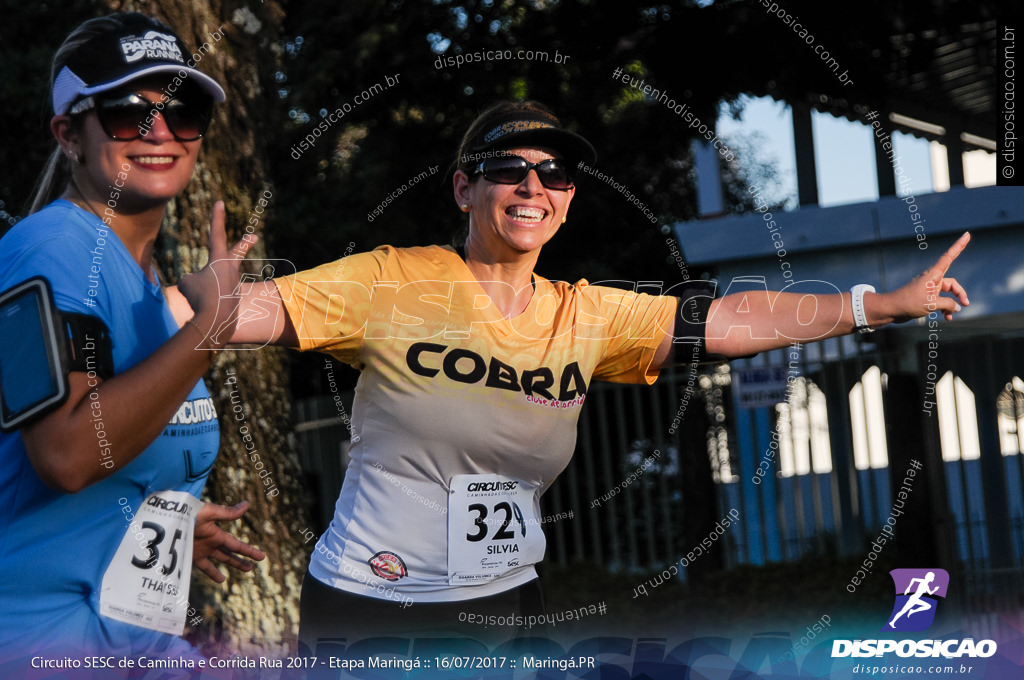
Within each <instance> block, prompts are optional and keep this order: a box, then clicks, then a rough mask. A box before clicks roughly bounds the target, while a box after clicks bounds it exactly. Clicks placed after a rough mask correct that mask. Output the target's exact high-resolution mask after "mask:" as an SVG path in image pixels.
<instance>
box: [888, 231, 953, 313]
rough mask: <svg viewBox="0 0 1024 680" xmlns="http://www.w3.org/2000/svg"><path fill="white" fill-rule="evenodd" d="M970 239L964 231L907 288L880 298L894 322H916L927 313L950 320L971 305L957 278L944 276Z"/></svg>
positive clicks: (903, 287)
mask: <svg viewBox="0 0 1024 680" xmlns="http://www.w3.org/2000/svg"><path fill="white" fill-rule="evenodd" d="M970 240H971V235H970V233H969V232H964V235H963V236H961V237H960V238H959V239H957V241H956V243H954V244H953V245H952V246H950V248H949V250H947V251H946V252H945V253H943V255H942V257H940V258H939V259H938V261H937V262H936V263H935V264H933V265H932V266H931V267H929V268H928V269H926V270H924V271H923V272H921V273H920V274H918V275H917V276H915V277H914V278H913V279H912V280H911V281H910V282H908V283H907V284H906V285H904V286H902V287H901V288H898V289H896V290H894V291H892V292H891V293H886V294H885V295H884V296H883V297H885V298H886V305H885V306H886V308H887V309H888V311H889V314H891V315H892V317H893V320H894V321H895V322H897V323H898V322H901V321H908V320H910V319H916V318H918V317H922V316H925V315H926V314H928V313H930V312H939V313H941V314H942V315H943V316H944V317H945V319H946V320H947V321H951V320H952V319H953V314H954V312H959V311H960V309H961V305H963V306H967V305H969V304H971V302H970V300H968V299H967V291H965V290H964V287H963V286H961V285H960V283H959V282H958V281H957V280H956V279H954V278H952V277H947V276H946V272H947V271H949V268H950V266H951V265H952V264H953V261H954V260H956V258H957V256H958V255H960V253H961V252H963V249H964V248H966V247H967V244H968V242H970ZM942 293H952V294H953V297H948V296H943V295H941V294H942Z"/></svg>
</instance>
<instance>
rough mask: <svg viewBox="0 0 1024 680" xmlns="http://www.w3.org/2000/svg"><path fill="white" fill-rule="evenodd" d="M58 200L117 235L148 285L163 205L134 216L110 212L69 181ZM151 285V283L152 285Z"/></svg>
mask: <svg viewBox="0 0 1024 680" xmlns="http://www.w3.org/2000/svg"><path fill="white" fill-rule="evenodd" d="M61 198H63V199H65V200H67V201H70V202H72V203H74V204H75V205H77V206H78V207H80V208H82V209H83V210H86V211H88V212H90V213H92V214H93V215H95V216H96V217H98V218H99V219H100V220H101V221H103V223H104V224H106V225H107V226H109V227H110V229H111V231H113V232H114V233H115V234H117V237H118V238H119V239H120V240H121V243H123V244H124V247H125V248H127V249H128V253H129V254H130V255H131V256H132V259H133V260H135V262H136V263H138V265H139V267H140V268H141V269H142V271H143V273H144V274H145V275H146V278H148V279H149V280H150V281H152V262H153V249H154V247H155V245H156V237H157V235H158V234H159V233H160V224H161V223H162V222H163V217H164V212H165V210H166V208H167V205H166V203H165V204H162V205H155V206H153V207H150V208H143V209H141V210H139V211H137V212H125V211H124V210H121V209H119V208H120V207H121V206H117V207H116V208H111V207H109V205H108V204H107V203H106V202H104V201H103V200H102V199H101V198H98V197H89V196H85V195H83V192H82V191H80V190H79V188H78V187H77V185H76V184H75V182H73V181H72V182H71V183H70V184H69V185H68V187H67V189H65V191H64V193H63V195H62V196H61ZM153 282H154V283H155V281H153Z"/></svg>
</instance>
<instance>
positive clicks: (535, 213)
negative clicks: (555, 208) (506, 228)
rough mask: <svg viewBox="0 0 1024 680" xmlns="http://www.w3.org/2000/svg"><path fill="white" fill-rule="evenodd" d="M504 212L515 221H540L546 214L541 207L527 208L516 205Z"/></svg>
mask: <svg viewBox="0 0 1024 680" xmlns="http://www.w3.org/2000/svg"><path fill="white" fill-rule="evenodd" d="M505 214H506V215H508V216H509V217H511V218H512V219H514V220H516V221H517V222H540V221H541V220H543V219H544V216H545V215H547V211H546V210H544V209H543V208H527V207H525V206H521V205H517V206H512V207H511V208H508V209H507V210H506V211H505Z"/></svg>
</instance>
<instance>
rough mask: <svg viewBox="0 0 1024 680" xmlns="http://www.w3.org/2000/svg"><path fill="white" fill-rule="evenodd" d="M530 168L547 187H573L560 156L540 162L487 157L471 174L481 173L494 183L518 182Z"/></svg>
mask: <svg viewBox="0 0 1024 680" xmlns="http://www.w3.org/2000/svg"><path fill="white" fill-rule="evenodd" d="M530 170H536V171H537V178H538V179H539V180H540V183H541V184H543V185H544V186H545V187H547V188H548V189H554V190H555V191H568V190H569V189H572V187H573V182H572V174H571V173H570V172H569V166H568V165H567V164H566V162H565V161H564V160H562V159H561V158H549V159H547V160H543V161H541V162H540V163H531V162H529V161H528V160H526V159H525V158H520V157H519V156H499V157H498V158H487V159H485V160H482V161H480V165H478V166H476V168H475V169H474V170H473V171H472V173H471V175H480V174H482V175H483V176H484V179H486V180H487V181H488V182H494V183H495V184H519V183H520V182H522V181H523V180H524V179H526V176H527V175H529V174H530Z"/></svg>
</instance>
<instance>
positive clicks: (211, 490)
mask: <svg viewBox="0 0 1024 680" xmlns="http://www.w3.org/2000/svg"><path fill="white" fill-rule="evenodd" d="M109 6H110V8H111V10H121V11H139V12H142V13H144V14H148V15H150V16H153V17H156V18H158V19H161V20H163V21H165V22H166V23H167V24H168V25H170V26H171V27H172V28H174V29H175V31H176V32H177V33H178V34H179V35H180V36H181V38H182V39H183V40H184V41H185V43H186V44H188V45H189V46H190V47H191V48H192V49H194V50H199V48H200V47H201V46H203V44H204V43H206V44H208V45H209V47H208V48H207V49H206V51H205V53H203V56H202V59H201V60H200V61H199V62H198V63H197V65H196V66H197V68H199V69H200V70H202V71H203V72H204V73H206V74H208V75H210V76H212V77H213V78H215V79H216V80H217V81H218V82H219V83H220V84H221V86H222V87H223V88H224V90H225V92H226V94H227V101H225V102H224V103H223V104H218V105H217V106H216V108H215V112H214V120H213V123H212V124H211V126H210V129H209V131H208V133H207V135H206V136H205V138H204V141H203V148H202V150H201V152H200V155H199V162H198V163H197V165H196V171H195V175H194V176H193V180H192V183H191V184H190V185H189V187H188V189H187V190H186V191H185V192H184V193H183V194H182V195H181V196H179V197H178V198H176V199H175V200H174V201H172V202H171V204H170V206H169V208H168V211H167V216H166V219H165V222H164V228H163V230H162V232H161V236H160V239H159V240H158V242H157V249H156V256H155V257H156V260H157V266H158V268H159V269H160V270H161V272H162V274H163V275H164V276H165V277H166V278H167V280H168V282H169V283H173V282H176V281H177V280H178V279H179V278H180V277H181V276H182V275H184V274H186V273H188V272H191V271H195V270H198V269H199V268H201V267H202V266H203V265H205V264H206V261H207V260H208V257H209V250H208V247H207V246H208V230H209V224H210V213H211V210H212V208H213V204H214V202H215V201H216V200H218V199H222V200H224V202H225V204H226V206H227V218H228V219H227V225H228V240H229V244H230V243H232V242H233V241H234V240H237V239H238V238H240V237H241V236H242V235H243V234H244V233H245V232H244V230H243V225H245V224H247V223H249V218H250V212H251V211H252V210H253V208H255V207H257V204H258V201H259V199H260V198H261V197H262V198H264V200H266V201H267V203H268V205H267V207H265V208H264V209H263V212H262V214H260V215H259V216H258V220H257V225H256V229H255V233H256V234H257V235H259V236H260V238H261V241H260V242H259V243H258V244H257V245H256V246H255V247H254V248H253V249H251V250H250V252H249V256H248V260H249V263H248V264H247V270H248V271H250V272H260V270H261V269H262V265H263V264H264V263H261V262H260V260H262V259H264V258H266V257H267V255H266V252H267V251H266V242H265V240H264V239H265V227H267V226H268V223H269V224H270V225H273V212H274V205H273V204H274V199H273V187H271V186H270V185H269V183H268V178H269V172H268V168H269V160H268V157H267V154H266V145H265V144H264V140H266V139H267V138H269V136H270V135H271V134H272V132H271V131H272V130H273V126H272V120H273V119H272V111H273V109H272V106H273V102H274V101H275V98H276V87H275V85H274V81H273V76H274V73H275V72H276V71H277V70H278V58H277V54H278V52H277V44H278V38H279V34H280V24H281V20H282V18H283V13H282V11H281V10H280V8H279V7H278V6H277V5H276V4H275V3H248V4H244V5H243V4H241V3H222V2H218V1H216V0H215V1H214V2H209V3H205V2H202V3H201V2H196V1H192V0H148V1H145V2H123V3H121V2H116V1H113V2H109ZM265 192H268V193H269V195H270V198H269V199H268V198H266V197H267V195H268V193H265ZM229 378H234V380H235V382H229ZM206 382H207V386H208V387H209V390H210V394H211V395H212V397H213V399H214V402H215V403H216V405H217V410H218V413H219V414H220V421H221V447H220V455H219V457H218V459H217V462H216V464H215V465H214V467H213V470H212V471H211V473H210V476H209V480H208V482H207V485H206V492H205V498H204V500H209V501H211V502H214V503H220V504H222V505H234V504H235V503H237V502H239V501H241V500H248V501H249V503H250V509H249V511H248V513H247V514H246V516H245V517H243V518H242V519H241V520H239V521H238V522H236V523H233V524H232V525H229V526H226V527H225V528H226V529H227V530H228V531H230V532H232V533H234V534H235V535H236V536H238V537H239V538H240V539H242V540H244V541H246V542H248V543H251V544H253V545H256V546H257V547H259V548H260V549H262V550H263V551H264V552H266V553H267V559H266V560H265V561H264V562H262V563H260V564H259V565H258V566H257V567H256V568H255V569H254V570H253V571H252V572H250V573H241V572H238V571H234V570H229V569H226V568H223V567H222V569H221V570H222V571H224V572H225V573H227V576H228V580H227V581H226V582H225V583H224V584H216V583H213V582H212V581H211V580H210V579H209V578H207V577H206V576H205V575H204V574H202V573H201V572H199V571H197V570H193V578H192V590H191V594H190V604H191V605H192V606H193V607H195V608H196V610H197V611H198V613H199V615H200V616H202V621H201V622H200V623H199V624H198V625H196V626H194V627H192V628H191V629H190V630H189V631H188V633H187V637H188V638H189V639H190V640H191V641H192V642H193V644H196V645H197V646H198V647H200V648H201V649H203V650H204V651H205V652H207V653H211V654H213V653H216V654H218V655H219V656H223V655H224V651H225V650H230V651H232V652H239V653H243V654H259V653H262V654H283V653H287V652H288V651H289V647H290V646H291V645H292V644H293V643H294V639H295V636H296V632H297V628H298V596H299V589H300V584H301V582H302V575H303V573H304V572H305V568H306V564H307V562H308V549H307V548H305V547H304V544H303V541H302V538H301V536H300V532H301V531H302V530H303V529H304V528H305V527H307V526H309V520H308V517H307V508H306V506H305V503H304V501H303V498H304V494H303V493H302V489H301V488H300V487H299V481H298V480H299V479H300V475H299V463H298V459H297V457H296V455H295V451H294V437H292V436H291V435H290V432H291V409H290V402H291V400H290V396H289V393H288V380H287V364H286V360H285V356H284V354H283V351H282V350H279V349H276V348H266V349H260V350H258V351H244V350H235V351H227V352H224V353H223V354H222V355H221V356H220V357H219V358H218V359H217V360H216V361H215V363H214V365H213V367H212V368H211V370H210V372H209V373H208V374H207V376H206ZM245 436H250V437H251V440H250V441H249V442H248V446H249V447H250V448H251V449H252V450H248V451H247V448H246V442H245V441H243V437H245ZM261 475H262V476H261ZM275 491H276V493H275Z"/></svg>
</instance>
